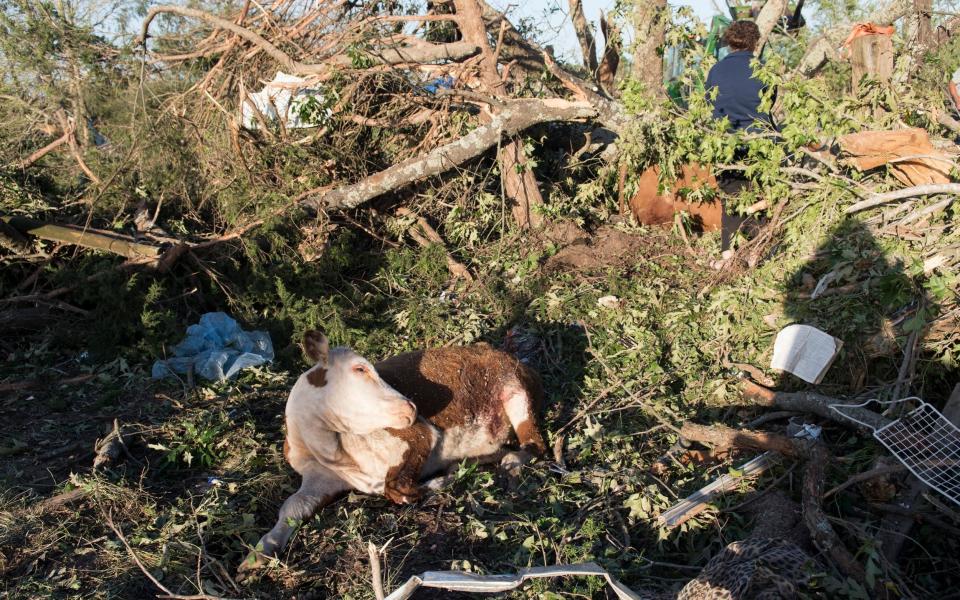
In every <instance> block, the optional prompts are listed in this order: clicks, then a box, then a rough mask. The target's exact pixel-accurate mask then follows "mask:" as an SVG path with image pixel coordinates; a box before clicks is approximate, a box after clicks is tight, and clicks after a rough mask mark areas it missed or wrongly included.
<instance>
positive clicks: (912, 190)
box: [844, 183, 960, 215]
mask: <svg viewBox="0 0 960 600" xmlns="http://www.w3.org/2000/svg"><path fill="white" fill-rule="evenodd" d="M931 194H957V195H960V183H931V184H927V185H916V186H913V187H908V188H904V189H902V190H894V191H892V192H887V193H885V194H877V195H876V196H871V197H870V198H867V199H866V200H861V201H860V202H857V203H856V204H852V205H850V206H848V207H847V209H846V210H845V211H844V212H845V213H846V214H848V215H852V214H854V213H858V212H860V211H864V210H867V209H869V208H873V207H875V206H880V205H881V204H886V203H887V202H893V201H894V200H903V199H905V198H916V197H917V196H929V195H931Z"/></svg>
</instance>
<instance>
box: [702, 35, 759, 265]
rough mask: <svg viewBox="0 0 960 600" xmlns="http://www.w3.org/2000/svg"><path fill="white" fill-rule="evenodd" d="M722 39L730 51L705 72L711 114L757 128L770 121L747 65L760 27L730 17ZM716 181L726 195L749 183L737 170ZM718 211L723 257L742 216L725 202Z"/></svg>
mask: <svg viewBox="0 0 960 600" xmlns="http://www.w3.org/2000/svg"><path fill="white" fill-rule="evenodd" d="M722 41H723V43H724V44H726V46H727V47H728V49H729V50H730V52H729V54H727V55H726V56H725V57H724V58H723V59H722V60H721V61H719V62H718V63H717V64H715V65H714V66H713V68H712V69H710V73H708V74H707V83H706V90H707V91H708V92H710V91H711V90H713V89H716V90H717V92H716V94H717V95H716V97H715V98H714V100H713V118H714V119H722V118H724V117H726V118H727V119H729V122H730V131H761V130H762V126H761V124H762V123H771V124H772V121H771V119H770V115H769V114H767V113H763V112H760V97H761V95H762V94H763V92H764V89H765V88H764V85H763V83H762V82H761V81H760V80H759V79H757V78H756V77H755V76H754V73H753V68H752V67H751V66H750V61H752V60H753V54H754V51H755V50H756V47H757V43H758V42H759V41H760V29H759V28H758V27H757V24H756V23H754V22H753V21H734V22H733V24H731V25H730V27H728V28H727V30H726V31H725V32H724V34H723V38H722ZM742 158H743V152H742V151H739V152H738V156H736V157H735V160H740V159H742ZM717 183H718V185H719V186H720V189H721V190H722V191H723V192H724V194H725V195H727V196H734V195H737V194H739V193H740V192H741V191H743V190H744V189H745V188H747V187H748V186H749V184H750V182H749V180H748V179H747V178H746V176H745V175H744V174H743V173H742V172H740V171H724V172H722V173H721V174H720V177H719V178H718V180H717ZM722 211H723V212H722V217H721V223H720V249H721V251H722V252H723V257H724V259H726V258H729V256H730V255H731V254H732V253H731V251H730V242H731V241H732V239H733V234H734V233H736V231H737V230H738V229H740V227H741V226H742V225H743V223H744V221H745V219H744V218H743V217H740V216H737V215H732V214H729V213H728V212H727V207H726V203H725V202H722Z"/></svg>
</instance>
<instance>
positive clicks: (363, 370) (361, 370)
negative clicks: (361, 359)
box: [353, 365, 370, 375]
mask: <svg viewBox="0 0 960 600" xmlns="http://www.w3.org/2000/svg"><path fill="white" fill-rule="evenodd" d="M353 372H354V373H356V374H358V375H370V372H369V371H368V370H367V366H366V365H353Z"/></svg>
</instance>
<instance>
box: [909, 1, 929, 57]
mask: <svg viewBox="0 0 960 600" xmlns="http://www.w3.org/2000/svg"><path fill="white" fill-rule="evenodd" d="M913 8H914V10H916V12H917V42H918V43H919V44H920V46H921V47H925V46H927V45H928V44H930V41H931V39H932V38H933V24H932V23H931V20H930V13H931V11H933V0H913Z"/></svg>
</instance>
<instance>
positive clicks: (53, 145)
mask: <svg viewBox="0 0 960 600" xmlns="http://www.w3.org/2000/svg"><path fill="white" fill-rule="evenodd" d="M71 135H73V132H72V131H68V132H66V133H64V134H63V135H61V136H60V137H59V138H57V139H55V140H54V141H52V142H50V143H49V144H47V145H46V146H44V147H43V148H40V149H39V150H37V151H36V152H34V153H33V154H31V155H30V156H28V157H27V158H25V159H23V160H22V161H20V162H19V163H17V167H18V168H20V169H26V168H27V167H29V166H30V165H32V164H33V163H35V162H37V161H38V160H40V159H41V158H43V157H44V156H46V155H47V154H49V153H51V152H53V151H54V150H56V149H57V148H59V147H60V146H62V145H64V144H66V143H67V142H68V141H70V136H71Z"/></svg>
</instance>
